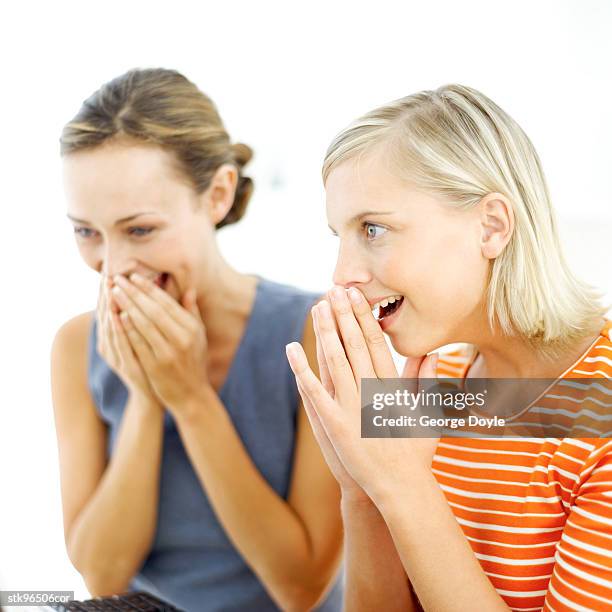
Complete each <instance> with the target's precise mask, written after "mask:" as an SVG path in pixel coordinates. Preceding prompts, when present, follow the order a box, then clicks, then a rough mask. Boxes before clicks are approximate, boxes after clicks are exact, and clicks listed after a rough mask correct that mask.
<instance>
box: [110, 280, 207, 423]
mask: <svg viewBox="0 0 612 612" xmlns="http://www.w3.org/2000/svg"><path fill="white" fill-rule="evenodd" d="M113 280H114V282H115V286H114V287H113V290H112V296H113V299H114V301H116V302H117V304H118V306H119V308H120V309H121V313H120V315H119V318H120V321H121V325H122V327H123V330H124V333H125V335H126V338H127V341H128V342H129V344H130V346H131V348H132V350H133V351H134V354H135V355H136V356H137V358H138V361H139V363H140V364H141V366H142V369H143V371H144V373H145V375H146V378H147V380H148V381H149V384H150V385H151V388H152V389H153V391H154V393H155V395H156V396H157V397H158V398H159V399H160V401H161V402H162V403H163V405H164V406H165V407H166V408H168V410H170V411H171V412H172V413H173V414H174V415H175V416H177V415H179V414H186V413H187V412H189V411H190V410H191V409H192V408H193V407H194V406H196V407H198V406H199V405H200V404H201V403H203V402H204V401H206V398H207V397H208V395H209V394H210V393H211V391H212V386H211V385H210V381H209V380H208V377H207V348H208V345H207V338H206V328H205V326H204V322H203V321H202V318H201V316H200V311H199V309H198V305H197V303H196V293H195V290H194V289H188V290H187V291H186V292H185V294H184V295H183V297H182V299H181V303H179V302H177V301H176V300H175V299H173V298H172V297H171V296H170V295H168V293H166V292H165V291H164V290H163V289H161V288H160V287H158V286H157V285H156V284H155V283H154V282H152V281H151V280H149V279H147V278H144V277H143V276H141V275H139V274H132V275H131V276H130V278H129V279H128V278H125V277H123V276H116V277H115V278H114V279H113ZM212 392H214V391H212Z"/></svg>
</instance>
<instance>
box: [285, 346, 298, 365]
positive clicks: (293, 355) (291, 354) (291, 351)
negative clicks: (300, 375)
mask: <svg viewBox="0 0 612 612" xmlns="http://www.w3.org/2000/svg"><path fill="white" fill-rule="evenodd" d="M285 353H286V354H287V359H288V360H289V365H290V366H291V367H292V368H293V366H294V365H295V360H296V359H297V352H296V350H295V342H291V343H290V344H287V345H286V346H285Z"/></svg>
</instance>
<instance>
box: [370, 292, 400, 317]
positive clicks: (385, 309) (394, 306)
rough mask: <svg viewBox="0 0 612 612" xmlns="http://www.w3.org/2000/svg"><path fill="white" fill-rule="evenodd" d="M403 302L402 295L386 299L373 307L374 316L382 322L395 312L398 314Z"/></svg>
mask: <svg viewBox="0 0 612 612" xmlns="http://www.w3.org/2000/svg"><path fill="white" fill-rule="evenodd" d="M403 301H404V298H403V296H401V295H393V296H391V297H388V298H385V299H384V300H381V301H380V302H377V303H376V304H374V305H373V306H372V314H373V315H374V317H375V318H376V319H377V320H378V321H382V320H383V319H386V318H387V317H389V316H391V315H392V314H393V313H394V312H397V311H398V310H399V309H400V307H401V305H402V302H403Z"/></svg>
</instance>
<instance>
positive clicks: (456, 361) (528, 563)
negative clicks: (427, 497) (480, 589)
mask: <svg viewBox="0 0 612 612" xmlns="http://www.w3.org/2000/svg"><path fill="white" fill-rule="evenodd" d="M470 361H471V359H470V357H469V355H467V354H466V353H465V352H461V351H457V352H454V353H449V354H447V355H444V354H440V358H439V365H438V375H440V376H448V377H454V378H462V377H463V376H465V374H466V372H467V370H468V367H469V365H470ZM594 377H600V378H607V379H610V378H612V321H607V322H606V324H605V326H604V328H603V329H602V331H601V333H600V335H599V337H598V338H597V340H596V341H595V342H594V343H593V344H592V345H591V346H590V348H589V349H588V350H587V351H586V352H585V353H584V354H583V355H582V357H580V359H578V361H577V362H576V363H575V364H574V365H573V366H571V367H570V368H569V369H568V370H567V371H566V372H565V373H564V374H563V376H562V378H585V379H586V378H594ZM607 387H608V389H609V388H610V387H609V385H607ZM608 401H612V397H610V396H609V397H608ZM608 410H609V408H608ZM432 469H433V472H434V474H435V476H436V479H437V480H438V482H439V484H440V486H441V488H442V490H443V491H444V494H445V495H446V498H447V500H448V503H449V505H450V507H451V509H452V511H453V513H454V515H455V517H456V519H457V521H458V523H459V524H460V526H461V528H462V529H463V532H464V534H465V536H466V538H467V539H468V541H469V542H470V545H471V546H472V549H473V551H474V554H475V555H476V557H477V558H478V560H479V562H480V564H481V566H482V568H483V570H484V571H485V573H486V575H487V576H488V577H489V579H490V580H491V583H492V584H493V586H494V587H495V588H496V590H497V592H498V593H499V594H500V596H501V597H503V599H504V601H505V602H506V604H507V605H508V607H510V608H511V609H512V610H516V611H522V612H527V611H533V612H535V611H536V610H547V611H548V610H555V611H566V610H574V611H575V610H595V611H597V612H603V611H606V610H610V611H612V439H610V438H545V439H538V438H523V439H517V438H511V439H504V438H448V437H447V438H442V439H441V440H440V443H439V445H438V448H437V450H436V454H435V456H434V459H433V463H432ZM458 571H460V569H458ZM474 609H475V610H477V609H478V604H477V602H476V603H475V607H474Z"/></svg>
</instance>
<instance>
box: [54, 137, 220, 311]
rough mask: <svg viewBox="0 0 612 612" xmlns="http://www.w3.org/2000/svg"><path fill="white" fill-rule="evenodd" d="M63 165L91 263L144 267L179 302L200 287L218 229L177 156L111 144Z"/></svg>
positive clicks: (116, 269)
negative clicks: (184, 172)
mask: <svg viewBox="0 0 612 612" xmlns="http://www.w3.org/2000/svg"><path fill="white" fill-rule="evenodd" d="M63 165H64V185H65V191H66V196H67V202H68V217H69V218H70V220H71V221H72V223H73V225H74V232H75V237H76V241H77V245H78V248H79V252H80V254H81V256H82V257H83V259H84V260H85V262H86V263H87V265H88V266H90V267H91V268H93V269H94V270H96V271H97V272H99V273H101V274H104V275H106V276H109V277H111V278H112V277H113V276H115V275H116V274H120V275H124V276H128V275H129V274H131V273H132V272H138V273H139V274H142V275H143V276H145V277H146V278H149V279H152V280H154V281H155V282H156V283H157V284H158V285H159V286H161V287H162V288H163V289H165V290H166V291H167V292H168V293H169V294H170V295H172V296H173V297H174V298H175V299H178V298H180V297H181V296H182V295H183V293H184V292H185V290H186V289H187V288H189V287H190V286H195V287H197V286H198V284H201V282H202V275H203V273H204V274H205V271H206V261H207V260H209V259H210V257H208V256H209V255H211V253H212V251H211V249H215V248H216V247H215V241H214V236H213V234H214V226H213V223H212V221H211V219H210V218H209V215H208V209H207V207H206V206H201V205H198V202H197V200H196V198H197V197H198V196H197V195H196V193H195V191H194V189H193V187H192V186H191V185H190V184H189V183H188V181H187V180H186V179H185V178H183V177H182V176H181V175H180V172H178V170H177V167H176V163H175V162H174V158H173V157H172V155H171V153H169V152H167V151H165V150H163V149H162V148H160V147H157V146H153V145H146V144H143V145H140V144H126V143H107V144H104V145H102V146H99V147H96V148H93V149H91V150H84V151H79V152H77V153H72V154H70V155H67V156H66V157H65V158H64V164H63Z"/></svg>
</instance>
